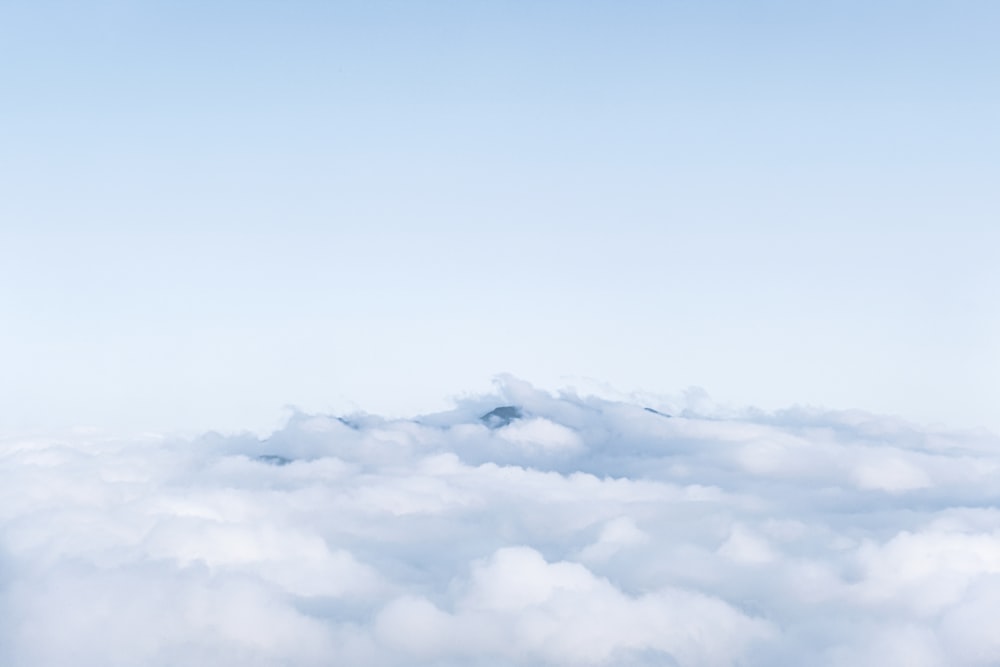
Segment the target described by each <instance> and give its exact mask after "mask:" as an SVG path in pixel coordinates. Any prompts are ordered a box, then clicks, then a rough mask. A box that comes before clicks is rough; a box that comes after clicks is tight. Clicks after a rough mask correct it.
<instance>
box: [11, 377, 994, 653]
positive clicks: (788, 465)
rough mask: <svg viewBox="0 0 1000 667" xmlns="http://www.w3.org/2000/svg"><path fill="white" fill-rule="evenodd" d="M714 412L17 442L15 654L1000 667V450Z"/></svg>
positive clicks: (618, 410) (613, 404)
mask: <svg viewBox="0 0 1000 667" xmlns="http://www.w3.org/2000/svg"><path fill="white" fill-rule="evenodd" d="M498 408H499V410H498ZM697 409H698V411H697V412H693V411H692V409H691V408H690V407H688V408H687V409H685V406H684V405H665V404H662V403H658V404H648V403H646V404H643V403H635V402H630V401H622V400H609V399H602V398H597V397H582V396H578V395H575V394H573V393H564V394H560V395H552V394H549V393H546V392H543V391H539V390H536V389H535V388H533V387H531V386H530V385H528V384H526V383H524V382H521V381H518V380H515V379H512V378H505V379H504V380H502V381H501V382H500V383H499V385H498V389H497V393H496V394H495V395H491V396H482V397H476V398H472V399H467V400H463V401H460V402H459V404H458V405H457V407H456V408H455V410H453V411H451V412H448V413H443V414H435V415H427V416H424V417H421V418H417V419H413V420H385V419H382V418H379V417H376V416H371V415H354V416H348V417H337V416H326V415H306V414H296V415H294V416H293V417H292V418H291V419H290V420H289V422H288V424H287V425H286V426H285V427H284V428H283V429H281V430H279V431H277V432H275V433H274V434H272V435H271V436H270V437H267V438H258V437H255V436H251V435H240V436H221V435H217V434H210V435H206V436H203V437H200V438H196V439H193V440H177V439H169V438H154V437H150V438H145V439H131V440H114V439H107V438H98V437H94V436H91V437H86V436H76V437H62V438H40V437H39V438H19V439H9V440H6V441H4V442H2V443H0V664H3V665H9V666H11V667H28V666H31V667H36V666H39V665H56V666H61V665H73V666H75V667H88V666H94V667H97V666H100V667H112V666H117V665H121V666H125V665H128V666H134V665H140V664H141V665H149V666H159V665H163V666H167V665H170V666H173V665H178V664H183V665H262V666H263V665H303V666H309V665H331V664H344V665H376V666H385V667H390V666H400V667H401V666H404V665H406V666H409V665H440V666H458V665H463V666H464V665H472V666H483V667H486V666H490V667H494V666H505V665H637V666H638V665H676V666H679V667H688V666H690V667H701V666H704V667H717V666H725V665H776V664H809V665H824V666H836V665H851V666H858V665H873V666H874V665H878V666H883V665H904V664H905V665H910V666H923V665H926V666H931V665H941V666H950V667H954V666H964V665H969V666H972V665H993V664H997V663H998V662H1000V636H998V635H997V633H996V632H995V631H994V625H995V620H994V617H995V615H996V611H997V610H998V609H1000V511H998V509H997V504H998V501H1000V485H998V484H997V480H998V473H1000V470H998V468H1000V439H998V438H997V437H995V436H993V435H990V434H987V433H960V432H944V431H934V430H930V429H924V428H917V427H914V426H912V425H908V424H905V423H902V422H899V421H897V420H894V419H891V418H885V417H878V416H873V415H867V414H862V413H850V412H846V413H845V412H841V413H830V412H822V411H815V410H806V409H792V410H787V411H783V412H777V413H761V412H755V411H752V410H747V411H743V412H735V413H733V412H731V413H728V414H725V415H722V414H719V413H716V414H713V413H712V411H711V410H710V409H707V408H705V405H704V399H702V398H699V399H698V406H697Z"/></svg>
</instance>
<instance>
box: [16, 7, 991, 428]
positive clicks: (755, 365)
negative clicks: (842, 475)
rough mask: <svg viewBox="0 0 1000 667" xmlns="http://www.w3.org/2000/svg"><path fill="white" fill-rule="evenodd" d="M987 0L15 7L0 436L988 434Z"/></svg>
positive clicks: (989, 185)
mask: <svg viewBox="0 0 1000 667" xmlns="http://www.w3.org/2000/svg"><path fill="white" fill-rule="evenodd" d="M998 20H1000V7H998V6H997V5H996V4H995V3H992V2H965V1H962V0H958V1H956V2H948V3H941V2H893V1H885V2H867V1H866V2H859V1H848V2H832V1H831V2H827V1H823V0H821V1H819V2H809V3H802V2H791V1H778V0H775V1H762V2H755V3H745V2H722V1H715V0H713V1H710V2H699V3H682V2H669V1H665V2H632V1H626V2H614V3H610V2H608V3H599V2H560V1H552V2H533V3H511V2H494V1H485V2H475V3H471V2H470V3H460V2H445V1H441V2H382V1H377V0H376V1H366V2H336V3H329V2H307V1H293V2H280V3H279V2H265V1H250V2H227V1H222V0H220V1H218V2H212V3H204V2H187V1H181V2H159V1H153V0H150V1H146V2H141V1H138V0H136V1H125V0H122V1H109V2H92V3H71V2H55V1H53V2H49V1H43V2H30V3H29V2H6V3H3V4H2V5H0V86H2V93H0V147H2V149H0V313H2V326H0V404H2V405H3V410H2V411H0V434H8V435H12V434H24V433H35V432H41V431H52V430H59V429H67V428H74V427H93V428H98V429H103V430H106V431H109V432H116V433H125V432H144V431H151V432H164V433H172V432H186V433H194V432H198V431H203V430H207V429H215V430H219V431H223V432H237V431H241V430H244V429H250V430H255V431H258V432H267V431H269V430H271V429H274V428H277V427H278V426H280V424H281V423H282V420H283V419H284V418H285V417H286V416H287V414H288V412H287V408H288V406H297V407H298V408H300V409H302V410H306V411H312V412H323V413H337V414H340V413H347V412H354V411H357V410H369V411H372V412H376V413H380V414H384V415H388V416H403V415H413V414H417V413H420V412H429V411H435V410H443V409H445V408H446V407H447V406H449V405H451V404H452V401H453V399H455V398H456V397H459V398H460V397H462V396H465V395H471V394H476V393H477V392H483V391H487V390H488V389H489V387H490V383H491V381H492V379H493V378H494V377H495V376H496V375H497V374H502V373H513V374H514V375H516V376H518V377H522V378H525V379H526V380H529V381H531V382H533V383H536V384H537V386H539V387H545V388H549V389H553V388H556V387H577V388H581V387H604V388H610V389H608V391H616V392H625V393H629V392H650V393H654V394H659V395H663V396H668V397H669V396H675V397H676V396H684V395H686V393H688V394H689V393H691V391H693V390H692V389H691V388H695V387H700V388H703V389H704V390H705V391H706V392H707V393H708V394H709V395H710V396H711V397H712V398H713V399H714V400H716V401H719V402H721V403H723V404H728V405H734V406H757V407H760V408H763V409H765V410H775V409H780V408H785V407H788V406H793V405H803V406H825V407H826V408H829V409H849V408H858V409H863V410H869V411H875V412H880V413H886V414H891V415H899V416H901V417H902V418H904V419H906V420H909V421H911V422H914V423H917V424H945V425H950V426H953V427H963V428H964V427H969V428H972V427H977V426H985V427H987V428H990V429H992V430H993V431H994V432H996V431H1000V418H998V417H997V416H996V414H997V413H996V410H995V406H996V405H997V403H998V399H1000V349H998V345H1000V343H997V341H1000V315H998V309H997V308H996V307H995V304H996V295H997V293H998V289H997V288H998V287H1000V268H998V266H997V265H998V263H997V262H996V261H995V253H996V248H997V247H998V241H1000V231H998V230H1000V226H998V225H997V224H996V222H997V220H998V219H1000V215H998V214H1000V200H998V197H997V195H996V183H997V182H1000V166H998V163H997V160H996V157H995V156H996V155H997V154H1000V131H998V129H997V124H996V118H997V117H998V114H1000V104H998V103H1000V83H998V80H997V77H996V76H995V73H996V71H997V68H998V67H1000V44H998V42H997V40H996V39H995V35H996V30H995V27H996V25H997V21H998Z"/></svg>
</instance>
